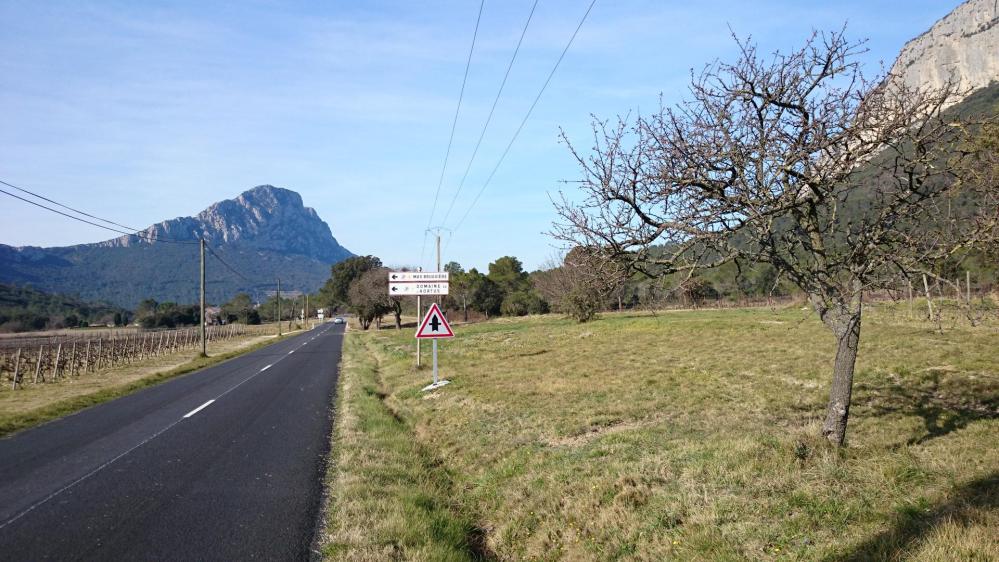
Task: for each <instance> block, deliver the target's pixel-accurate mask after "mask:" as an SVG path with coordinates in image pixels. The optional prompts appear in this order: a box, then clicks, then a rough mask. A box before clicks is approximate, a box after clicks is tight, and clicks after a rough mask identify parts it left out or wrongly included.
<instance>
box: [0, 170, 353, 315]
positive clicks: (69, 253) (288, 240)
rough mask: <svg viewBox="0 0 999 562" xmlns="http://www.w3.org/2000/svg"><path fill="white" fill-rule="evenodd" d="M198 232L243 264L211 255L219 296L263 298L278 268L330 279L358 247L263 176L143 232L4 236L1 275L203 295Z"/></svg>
mask: <svg viewBox="0 0 999 562" xmlns="http://www.w3.org/2000/svg"><path fill="white" fill-rule="evenodd" d="M199 238H204V239H205V241H206V242H207V243H208V244H209V246H210V247H212V248H214V249H215V253H217V254H218V256H219V257H221V259H223V260H225V264H228V265H229V266H230V267H231V268H232V269H234V270H236V272H238V273H236V272H233V271H231V270H230V269H229V267H226V265H225V264H224V263H222V262H221V261H220V260H219V259H218V258H217V257H216V256H214V255H212V254H211V253H209V254H208V257H207V258H206V270H207V271H206V286H207V289H206V292H207V296H208V300H209V302H213V303H218V302H224V301H227V300H229V299H230V298H231V297H232V296H233V295H234V294H235V293H236V292H239V291H246V292H249V293H250V294H251V295H253V296H254V298H257V299H262V298H263V297H264V296H265V294H266V293H267V291H271V290H273V289H274V288H275V287H274V285H275V283H276V279H277V278H279V277H280V279H281V284H282V290H299V291H310V292H311V291H315V290H316V289H317V288H318V287H319V286H320V285H322V284H323V282H324V281H325V280H326V279H327V278H329V274H330V266H331V265H332V264H334V263H336V262H338V261H341V260H343V259H345V258H348V257H350V256H352V255H353V254H351V253H350V252H349V251H348V250H347V249H345V248H344V247H343V246H340V244H339V243H337V241H336V238H334V237H333V233H332V232H331V231H330V227H329V225H327V224H326V223H325V222H324V221H323V220H322V219H320V218H319V215H317V214H316V211H315V210H313V209H311V208H308V207H305V206H304V204H303V202H302V197H301V196H300V195H299V194H297V193H295V192H294V191H290V190H287V189H282V188H279V187H274V186H270V185H261V186H257V187H255V188H253V189H251V190H249V191H246V192H245V193H243V194H241V195H240V196H239V197H236V198H235V199H229V200H226V201H220V202H218V203H215V204H213V205H212V206H210V207H208V208H207V209H205V210H204V211H202V212H201V213H198V215H196V216H193V217H179V218H176V219H173V220H168V221H163V222H160V223H158V224H155V225H152V226H150V227H149V228H146V229H145V230H143V231H141V232H140V235H125V236H121V237H118V238H114V239H112V240H107V241H105V242H98V243H96V244H81V245H77V246H67V247H60V248H38V247H32V246H28V247H20V248H14V247H11V246H5V245H2V244H0V283H11V284H18V285H24V284H30V285H32V286H33V287H36V288H39V289H42V290H45V291H49V292H57V293H66V294H76V295H79V296H80V297H81V298H84V299H87V300H103V301H107V302H110V303H114V304H116V305H119V306H124V307H129V308H134V307H135V305H136V304H137V303H138V302H139V301H141V300H142V299H145V298H154V299H156V300H158V301H161V302H162V301H174V302H195V301H196V300H197V298H198V275H199V257H198V254H199V250H198V244H197V240H198V239H199Z"/></svg>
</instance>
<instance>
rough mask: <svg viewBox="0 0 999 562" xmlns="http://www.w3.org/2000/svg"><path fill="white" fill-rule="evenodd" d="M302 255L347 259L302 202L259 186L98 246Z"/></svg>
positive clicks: (298, 197) (287, 192)
mask: <svg viewBox="0 0 999 562" xmlns="http://www.w3.org/2000/svg"><path fill="white" fill-rule="evenodd" d="M199 238H204V239H205V240H206V241H208V242H209V243H210V244H215V245H223V244H227V245H233V244H234V245H238V246H240V247H244V248H246V249H263V250H269V251H277V252H284V253H290V254H296V255H304V256H308V257H311V258H314V259H318V260H322V261H328V262H330V263H332V262H335V261H339V260H341V259H344V258H345V257H349V256H350V255H351V254H350V252H348V251H347V250H346V249H344V248H343V247H342V246H340V245H339V244H338V243H337V241H336V239H335V238H334V237H333V233H332V232H331V231H330V227H329V225H328V224H326V223H325V222H324V221H323V220H322V219H321V218H319V215H318V214H317V213H316V211H315V210H314V209H312V208H310V207H306V206H305V205H304V203H303V202H302V196H301V195H299V194H298V193H296V192H294V191H291V190H289V189H284V188H281V187H274V186H272V185H258V186H257V187H254V188H253V189H250V190H248V191H245V192H243V193H242V194H240V195H239V196H238V197H236V198H234V199H226V200H225V201H219V202H218V203H214V204H212V205H211V206H209V207H208V208H207V209H205V210H204V211H201V212H200V213H198V214H197V215H196V216H193V217H178V218H175V219H172V220H167V221H163V222H161V223H158V224H155V225H153V226H150V227H149V228H147V229H145V230H144V231H143V236H132V235H126V236H121V237H119V238H115V239H114V240H109V241H107V242H102V243H100V244H99V245H100V246H106V247H128V246H134V245H142V244H157V243H160V242H156V241H155V240H156V239H172V240H197V239H199Z"/></svg>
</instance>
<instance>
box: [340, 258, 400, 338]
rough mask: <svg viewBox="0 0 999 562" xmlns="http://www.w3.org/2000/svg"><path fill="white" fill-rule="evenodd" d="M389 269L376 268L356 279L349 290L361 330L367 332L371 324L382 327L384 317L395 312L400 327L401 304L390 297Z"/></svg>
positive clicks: (350, 300)
mask: <svg viewBox="0 0 999 562" xmlns="http://www.w3.org/2000/svg"><path fill="white" fill-rule="evenodd" d="M388 271H389V270H388V268H384V267H375V268H373V269H369V270H368V271H365V272H364V273H362V274H361V275H360V276H359V277H357V278H356V279H354V280H353V281H352V282H351V283H350V285H349V287H348V288H347V300H348V302H349V303H350V307H351V309H352V310H353V311H354V313H355V314H356V315H357V320H358V322H360V324H361V329H364V330H367V329H368V328H369V327H370V326H371V323H372V322H374V323H375V327H376V328H379V327H381V320H382V317H383V316H385V315H386V314H388V313H389V312H394V313H395V317H396V328H397V329H398V328H399V326H400V317H399V315H400V313H401V304H400V303H399V302H398V299H395V298H393V297H390V296H389V295H388Z"/></svg>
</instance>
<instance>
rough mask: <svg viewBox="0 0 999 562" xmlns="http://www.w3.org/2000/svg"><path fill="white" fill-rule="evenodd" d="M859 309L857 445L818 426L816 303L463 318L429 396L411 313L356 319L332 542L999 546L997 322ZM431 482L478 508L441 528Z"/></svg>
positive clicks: (972, 552) (424, 548)
mask: <svg viewBox="0 0 999 562" xmlns="http://www.w3.org/2000/svg"><path fill="white" fill-rule="evenodd" d="M863 330H864V331H863V335H862V342H861V352H860V358H859V361H858V365H857V375H856V383H855V390H854V405H853V409H852V411H851V421H850V428H849V430H848V434H847V440H848V446H847V447H845V448H843V449H839V450H837V449H834V448H831V447H830V446H828V445H827V444H826V443H825V441H824V440H823V439H821V438H819V437H818V431H819V426H820V424H821V421H822V417H823V414H824V407H825V400H826V396H827V387H828V378H829V376H830V372H831V363H832V356H833V352H834V342H833V339H832V336H831V335H830V334H829V332H828V331H827V330H826V329H825V328H824V327H823V326H821V324H819V323H818V322H817V321H816V320H815V319H814V318H813V316H812V315H811V314H809V313H808V312H807V311H803V310H799V309H787V310H780V311H776V312H775V311H770V310H726V311H697V312H673V313H665V314H660V315H658V316H651V315H640V314H634V315H632V314H607V315H604V316H603V317H602V318H601V319H599V320H598V321H596V322H592V323H587V324H576V323H574V322H572V321H570V320H567V319H563V318H559V317H555V316H547V317H532V318H526V319H516V320H498V321H493V322H488V323H484V324H478V325H471V326H467V327H462V328H460V329H459V332H458V337H457V338H455V339H454V340H452V341H448V342H444V343H442V345H441V369H442V374H443V375H444V376H446V377H447V378H449V379H451V380H452V381H453V382H452V384H451V385H449V386H447V387H445V388H443V389H441V390H439V391H437V392H435V393H434V394H431V395H426V394H424V393H421V392H420V390H419V389H420V387H422V386H423V385H425V384H427V382H428V379H429V372H428V371H427V370H425V369H424V370H419V371H418V370H416V369H415V368H414V367H413V357H412V349H413V340H412V333H411V332H410V331H408V330H407V331H403V332H402V333H396V332H394V331H391V330H388V331H384V330H383V331H381V332H379V333H359V332H352V333H351V335H350V336H349V337H348V338H347V346H346V348H345V356H344V369H343V371H342V374H341V380H342V384H343V388H342V390H341V393H340V405H339V408H340V414H339V418H338V420H337V436H336V440H335V442H334V451H336V454H337V455H338V462H337V464H335V465H334V467H333V468H332V469H331V473H330V479H331V482H330V486H331V503H330V506H329V509H328V512H327V516H328V521H330V523H329V526H328V528H327V530H326V533H325V535H324V538H323V540H324V543H325V545H326V549H325V554H326V555H327V557H328V558H329V559H346V560H358V559H371V560H375V559H385V558H388V557H390V556H393V557H396V558H398V559H406V560H412V559H423V560H436V559H447V557H445V556H443V555H440V556H438V555H437V554H429V553H436V552H438V551H437V550H435V549H443V550H442V551H441V552H445V551H446V552H448V553H451V554H449V556H451V559H461V556H465V557H473V556H476V555H478V556H490V557H495V558H497V559H502V560H521V559H526V560H663V559H677V560H761V559H762V560H829V561H839V560H872V559H873V560H896V559H902V558H905V559H910V558H911V559H915V560H927V561H929V560H997V559H999V548H997V546H996V543H995V540H994V535H995V529H997V528H999V500H997V498H999V448H997V447H996V435H997V434H999V353H997V351H996V350H997V349H999V330H997V328H996V326H995V323H994V321H993V322H992V323H991V324H986V325H984V326H979V327H975V328H971V327H969V326H967V325H964V326H960V325H957V326H953V327H949V328H946V329H945V330H944V332H943V333H939V332H937V331H936V327H935V326H930V325H929V324H913V323H909V322H906V321H903V320H902V319H900V317H899V315H898V314H895V313H889V312H885V311H883V310H871V311H869V313H868V314H867V315H866V317H865V324H864V328H863ZM344 414H347V415H344ZM359 459H364V460H363V462H359ZM427 467H432V470H431V471H429V473H428V472H427V470H426V469H427ZM413 494H423V495H426V496H427V497H430V498H433V502H432V505H433V506H434V507H435V508H437V512H438V513H439V514H441V516H442V517H443V516H446V518H447V520H448V521H450V522H451V523H452V524H453V525H456V527H457V528H460V529H465V530H466V531H465V532H463V533H462V532H455V533H452V534H442V535H439V536H438V535H435V534H434V533H431V532H428V531H427V530H426V525H427V523H426V521H427V520H428V519H432V517H428V516H426V515H425V514H423V513H421V512H419V511H415V510H414V509H412V508H411V505H412V504H413V499H412V497H411V496H412V495H413ZM420 529H422V530H420ZM469 529H472V530H474V529H480V530H479V531H474V532H470V531H468V530H469ZM479 535H482V536H481V537H480V536H479ZM469 536H476V537H478V538H476V539H475V540H474V541H470V540H469V538H468V537H469ZM403 537H405V538H403ZM400 541H402V542H401V546H400ZM476 541H477V543H476ZM472 543H476V546H475V548H470V547H469V545H470V544H472ZM479 543H481V544H479Z"/></svg>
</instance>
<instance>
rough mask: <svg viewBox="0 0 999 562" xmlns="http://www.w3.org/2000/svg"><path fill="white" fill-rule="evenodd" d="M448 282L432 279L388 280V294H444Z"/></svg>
mask: <svg viewBox="0 0 999 562" xmlns="http://www.w3.org/2000/svg"><path fill="white" fill-rule="evenodd" d="M447 293H448V282H447V281H444V282H433V281H402V282H399V283H392V282H389V295H390V296H393V297H408V296H416V295H446V294H447Z"/></svg>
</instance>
